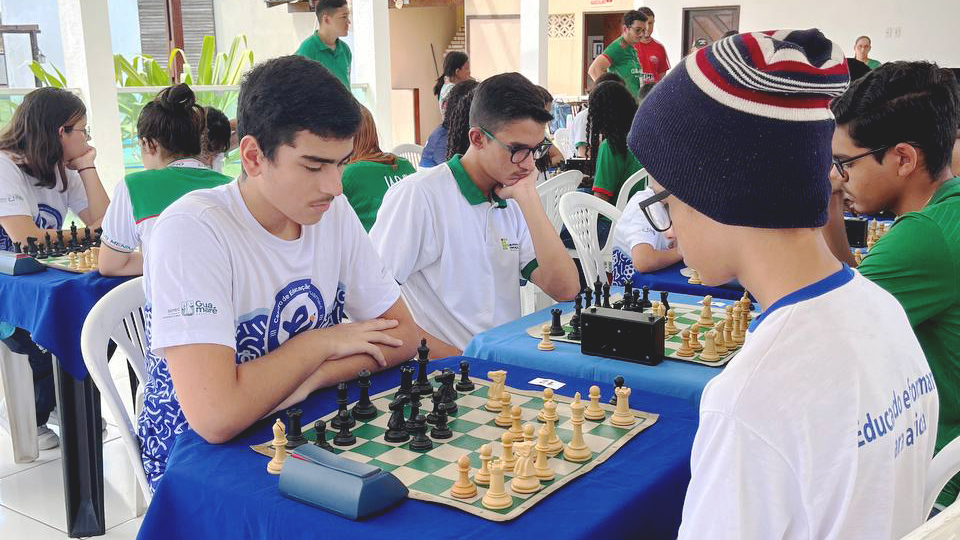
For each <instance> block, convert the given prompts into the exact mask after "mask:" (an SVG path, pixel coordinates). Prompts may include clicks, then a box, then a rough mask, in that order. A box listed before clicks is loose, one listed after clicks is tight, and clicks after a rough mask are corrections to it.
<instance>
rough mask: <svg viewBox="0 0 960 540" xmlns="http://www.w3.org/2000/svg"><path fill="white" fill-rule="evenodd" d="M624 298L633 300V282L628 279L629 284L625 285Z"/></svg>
mask: <svg viewBox="0 0 960 540" xmlns="http://www.w3.org/2000/svg"><path fill="white" fill-rule="evenodd" d="M623 297H624V298H627V297H630V298H631V299H632V298H633V280H631V279H628V280H627V282H626V283H624V284H623Z"/></svg>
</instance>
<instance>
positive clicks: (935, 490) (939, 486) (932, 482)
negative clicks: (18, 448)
mask: <svg viewBox="0 0 960 540" xmlns="http://www.w3.org/2000/svg"><path fill="white" fill-rule="evenodd" d="M958 472H960V438H958V439H954V440H952V441H950V442H949V443H948V444H947V445H946V446H944V447H943V448H941V449H940V451H939V452H937V455H935V456H933V461H931V462H930V469H929V470H928V471H927V489H926V493H925V494H924V506H923V508H924V513H923V515H925V516H928V515H930V511H931V510H932V509H933V504H934V503H935V502H937V496H939V495H940V491H941V490H943V487H944V486H946V485H947V482H949V481H950V479H951V478H953V476H954V475H955V474H957V473H958ZM951 506H953V505H951Z"/></svg>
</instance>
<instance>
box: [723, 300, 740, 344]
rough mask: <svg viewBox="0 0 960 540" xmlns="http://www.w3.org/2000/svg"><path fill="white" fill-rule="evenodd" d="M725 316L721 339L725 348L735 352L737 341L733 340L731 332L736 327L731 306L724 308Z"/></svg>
mask: <svg viewBox="0 0 960 540" xmlns="http://www.w3.org/2000/svg"><path fill="white" fill-rule="evenodd" d="M724 310H725V314H724V319H723V339H724V342H725V343H724V345H726V346H727V348H728V349H730V350H731V351H733V350H736V348H737V347H738V345H737V341H736V340H735V339H733V332H734V330H735V329H736V326H735V325H734V323H733V306H727V307H725V308H724Z"/></svg>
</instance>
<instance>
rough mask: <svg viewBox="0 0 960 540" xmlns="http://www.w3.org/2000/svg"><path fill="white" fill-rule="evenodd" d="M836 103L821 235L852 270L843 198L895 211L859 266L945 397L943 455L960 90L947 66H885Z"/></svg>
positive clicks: (959, 342) (958, 419)
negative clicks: (903, 321)
mask: <svg viewBox="0 0 960 540" xmlns="http://www.w3.org/2000/svg"><path fill="white" fill-rule="evenodd" d="M831 107H832V109H833V112H834V115H835V116H836V120H837V129H836V132H835V133H834V136H833V154H834V158H833V159H834V167H833V169H832V170H831V175H830V176H831V183H832V184H833V189H834V195H833V200H832V201H831V209H830V214H831V218H830V223H829V224H828V226H827V229H826V230H825V232H824V234H825V236H826V237H827V239H828V241H829V242H830V244H831V248H832V249H833V251H834V253H835V254H836V255H837V256H838V257H841V260H844V261H846V262H847V263H848V264H851V266H852V265H853V259H852V257H851V255H850V247H849V245H848V244H847V240H846V234H845V232H844V226H843V207H844V200H845V199H846V200H847V201H849V202H850V206H851V208H852V209H853V210H854V211H856V212H858V213H861V214H869V213H875V212H879V211H881V210H889V211H891V212H893V213H894V214H896V215H897V220H896V221H895V222H894V225H893V227H892V228H891V229H890V232H889V233H888V234H887V235H885V236H884V237H883V238H881V239H880V240H879V241H878V242H877V243H876V244H875V245H874V246H873V248H872V249H871V250H870V252H869V253H868V254H867V256H866V257H865V258H864V260H863V262H862V263H861V264H860V267H859V270H860V273H861V274H863V275H864V276H866V277H867V278H869V279H870V280H872V281H874V282H875V283H877V284H878V285H880V286H881V287H883V288H884V289H886V290H887V291H888V292H890V293H891V294H893V296H895V297H896V298H897V300H898V301H899V302H900V304H901V305H902V306H903V308H904V310H905V311H906V313H907V317H908V318H909V319H910V324H911V325H912V326H913V330H914V332H915V333H916V335H917V339H918V341H919V342H920V345H921V346H922V347H923V352H924V354H925V355H926V357H927V361H928V362H929V363H930V368H931V370H932V371H933V375H934V379H935V381H936V384H937V387H938V391H939V394H940V421H939V427H938V433H937V444H936V449H937V451H938V452H939V451H940V449H942V448H943V447H944V446H945V445H946V444H947V443H949V442H950V441H952V440H953V439H954V438H956V437H957V436H958V435H960V178H957V177H954V176H953V174H952V172H951V170H950V165H951V151H952V148H953V144H954V140H955V139H956V133H957V125H958V123H960V87H958V85H957V81H956V79H955V78H954V76H953V73H951V71H950V70H949V69H942V68H939V67H937V66H936V65H934V64H929V63H926V62H888V63H886V64H883V65H882V66H880V67H878V68H876V69H874V70H873V71H871V72H870V73H868V74H867V75H865V76H864V77H863V78H861V79H859V80H857V81H856V82H854V83H853V84H852V85H851V86H850V89H849V90H848V91H847V92H846V93H845V94H844V95H843V96H841V97H839V98H837V99H836V100H835V101H834V102H833V104H832V106H831ZM958 488H960V478H957V477H955V478H954V479H953V480H951V481H950V483H949V484H947V487H946V488H945V489H944V491H943V492H942V493H941V494H940V497H939V499H938V501H937V502H938V504H943V505H948V504H950V503H951V502H953V500H954V499H955V498H956V497H957V493H958Z"/></svg>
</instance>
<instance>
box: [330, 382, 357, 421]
mask: <svg viewBox="0 0 960 540" xmlns="http://www.w3.org/2000/svg"><path fill="white" fill-rule="evenodd" d="M343 413H347V416H346V417H344V416H343ZM344 418H346V422H347V427H348V428H352V427H353V426H355V425H357V421H356V420H354V419H353V417H352V416H350V411H348V410H347V383H345V382H342V383H340V384H338V385H337V416H336V417H335V418H334V419H333V421H332V422H330V427H332V428H333V429H340V422H343V421H344Z"/></svg>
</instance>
